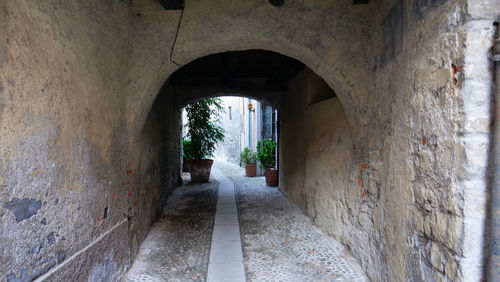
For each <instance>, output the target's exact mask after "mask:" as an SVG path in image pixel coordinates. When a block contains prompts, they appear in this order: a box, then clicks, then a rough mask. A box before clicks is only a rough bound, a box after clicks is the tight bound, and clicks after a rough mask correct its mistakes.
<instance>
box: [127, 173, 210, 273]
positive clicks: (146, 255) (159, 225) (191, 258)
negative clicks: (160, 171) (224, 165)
mask: <svg viewBox="0 0 500 282" xmlns="http://www.w3.org/2000/svg"><path fill="white" fill-rule="evenodd" d="M217 187H218V184H217V183H216V182H214V183H207V184H201V185H190V184H187V185H186V184H185V185H183V186H182V187H179V188H178V189H176V190H175V191H174V193H173V194H172V196H170V198H169V200H168V203H167V205H166V207H165V208H164V211H163V216H162V217H161V218H160V219H159V220H158V221H157V222H156V223H155V224H154V225H153V227H152V228H151V231H150V232H149V234H148V236H147V238H146V240H145V241H144V242H143V243H142V245H141V248H140V250H139V254H138V255H137V257H136V258H135V260H134V264H133V265H132V268H131V269H130V271H129V272H128V274H127V276H126V277H125V278H124V279H123V281H130V282H139V281H205V279H206V277H207V267H208V259H209V256H210V244H211V240H212V230H213V224H214V216H215V208H216V203H217Z"/></svg>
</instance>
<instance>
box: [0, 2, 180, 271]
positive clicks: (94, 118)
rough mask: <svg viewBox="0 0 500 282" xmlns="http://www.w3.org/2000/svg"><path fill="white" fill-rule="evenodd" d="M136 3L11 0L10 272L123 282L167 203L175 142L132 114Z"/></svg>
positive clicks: (1, 146)
mask: <svg viewBox="0 0 500 282" xmlns="http://www.w3.org/2000/svg"><path fill="white" fill-rule="evenodd" d="M130 13H131V6H130V2H129V1H118V0H116V1H21V0H15V1H14V0H12V1H11V0H3V1H0V38H1V39H0V136H1V138H0V241H1V242H2V244H1V248H0V279H1V280H2V281H3V280H7V281H29V280H31V279H34V278H36V277H44V278H48V277H50V278H49V280H51V281H54V280H60V281H68V280H72V281H74V280H86V279H87V278H89V279H90V280H92V281H98V280H118V279H119V278H120V277H121V275H123V274H124V272H125V271H126V269H127V267H128V265H129V264H130V262H131V259H132V258H133V255H134V253H135V252H136V250H137V248H138V244H139V243H140V241H141V240H142V238H143V237H144V236H145V234H146V232H147V230H148V228H149V223H150V222H151V221H152V219H153V217H154V211H156V210H158V208H159V204H160V201H159V200H153V199H161V197H158V195H159V187H160V186H161V185H166V184H165V179H164V178H165V176H164V175H163V174H162V173H161V172H162V169H163V168H164V166H165V162H164V161H163V162H162V161H161V159H162V157H161V156H160V154H162V153H165V150H169V149H170V148H168V147H165V146H164V144H162V143H161V142H160V140H158V139H157V138H159V136H155V135H153V134H152V133H150V132H151V131H153V127H155V128H156V129H157V130H158V129H161V127H158V124H159V123H158V121H153V120H154V119H152V118H149V120H148V123H149V124H150V125H149V126H150V127H151V129H148V128H146V129H144V130H141V131H142V133H140V134H137V135H135V136H130V135H129V129H128V125H127V122H126V121H127V119H126V112H125V110H126V102H127V99H126V98H127V97H126V93H127V83H128V78H127V76H126V72H124V70H126V69H128V59H127V58H128V57H129V55H130V52H131V44H130V38H129V32H130V27H131V25H130ZM173 121H174V123H175V120H173ZM177 122H178V121H177ZM155 123H156V124H155ZM176 126H178V123H177V124H176ZM141 142H142V144H140V145H138V143H141ZM146 145H147V146H146ZM159 146H160V147H159ZM160 148H161V149H160ZM162 150H163V151H162ZM175 180H177V179H175ZM163 194H165V193H163ZM163 198H164V197H163ZM42 275H43V276H42Z"/></svg>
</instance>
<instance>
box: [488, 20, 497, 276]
mask: <svg viewBox="0 0 500 282" xmlns="http://www.w3.org/2000/svg"><path fill="white" fill-rule="evenodd" d="M495 26H496V34H495V40H494V45H493V61H494V62H495V116H494V119H495V120H494V124H495V126H494V141H493V142H494V143H493V148H494V149H493V150H494V151H493V153H494V161H495V164H494V175H493V191H492V198H491V238H490V240H491V241H490V259H489V263H488V264H489V265H488V281H500V29H499V27H498V24H495Z"/></svg>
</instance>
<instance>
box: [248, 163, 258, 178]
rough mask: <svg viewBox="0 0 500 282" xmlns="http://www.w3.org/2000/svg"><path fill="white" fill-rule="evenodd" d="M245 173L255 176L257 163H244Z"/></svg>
mask: <svg viewBox="0 0 500 282" xmlns="http://www.w3.org/2000/svg"><path fill="white" fill-rule="evenodd" d="M245 174H246V176H248V177H254V176H257V165H256V164H245Z"/></svg>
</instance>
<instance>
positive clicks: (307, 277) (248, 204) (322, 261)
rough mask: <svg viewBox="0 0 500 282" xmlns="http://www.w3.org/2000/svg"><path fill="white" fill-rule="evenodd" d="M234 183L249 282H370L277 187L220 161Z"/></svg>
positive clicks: (220, 167)
mask: <svg viewBox="0 0 500 282" xmlns="http://www.w3.org/2000/svg"><path fill="white" fill-rule="evenodd" d="M216 165H217V167H218V168H219V169H220V170H221V171H222V172H223V173H224V174H225V175H226V176H227V177H229V178H230V179H231V180H232V182H233V183H234V186H235V190H236V198H237V204H238V213H239V221H240V233H241V240H242V245H243V259H244V262H245V272H246V278H247V280H249V281H368V279H367V278H366V276H365V275H364V273H363V271H362V270H361V268H360V266H359V264H358V263H357V262H356V261H355V260H354V258H352V256H351V255H350V254H349V253H348V252H347V250H346V249H345V248H344V247H343V246H342V245H341V244H340V243H338V242H337V241H336V240H335V239H333V238H332V237H330V236H328V235H327V234H326V233H324V232H323V231H321V230H320V229H319V228H318V227H316V226H314V225H313V223H312V221H311V219H310V218H309V217H307V216H306V215H304V214H303V213H302V212H301V211H300V209H299V208H298V207H297V206H296V205H294V204H293V203H291V202H290V201H289V200H288V199H287V198H286V197H285V196H284V195H283V194H282V193H281V192H280V191H279V189H278V188H277V187H269V186H266V185H265V180H264V178H263V177H254V178H249V177H244V176H243V175H244V169H242V168H240V167H238V166H236V165H233V164H231V163H228V162H224V161H218V162H216Z"/></svg>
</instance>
